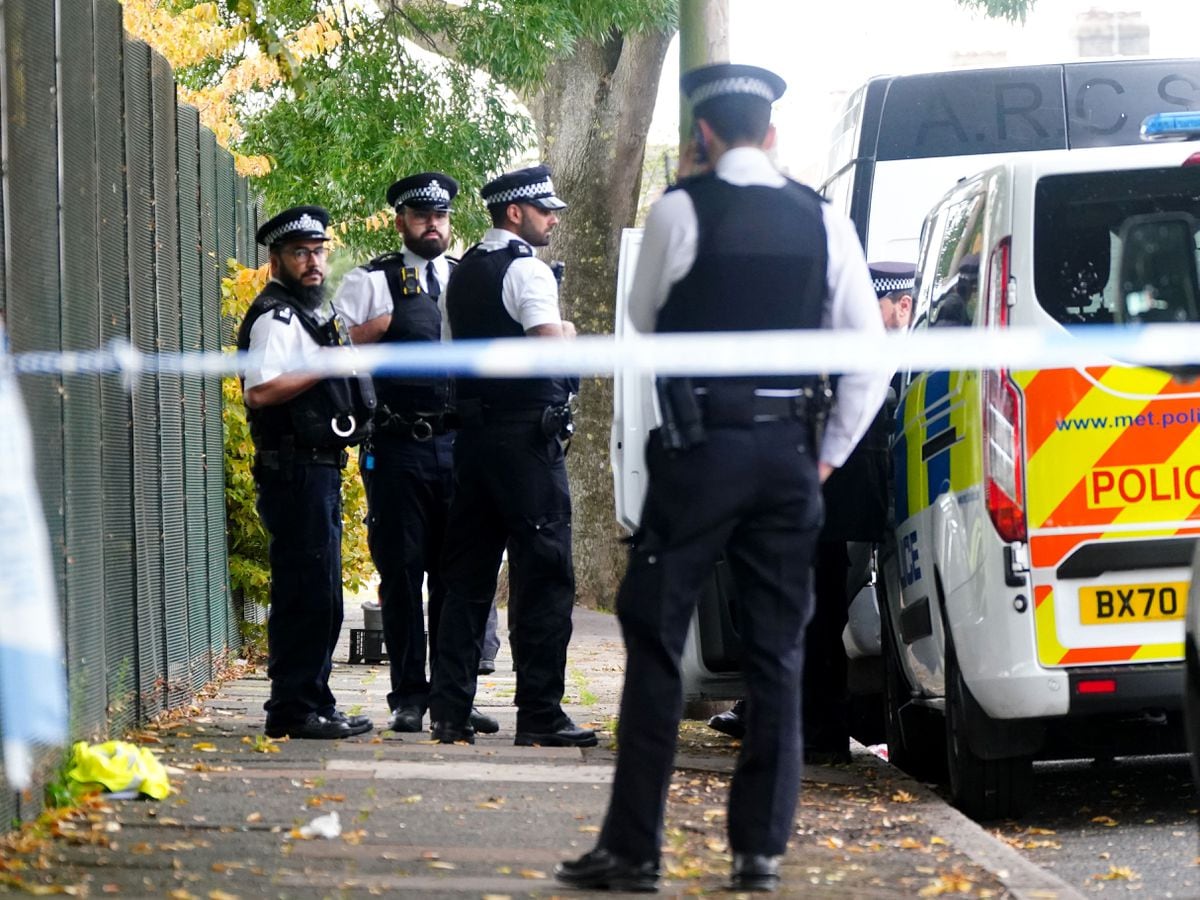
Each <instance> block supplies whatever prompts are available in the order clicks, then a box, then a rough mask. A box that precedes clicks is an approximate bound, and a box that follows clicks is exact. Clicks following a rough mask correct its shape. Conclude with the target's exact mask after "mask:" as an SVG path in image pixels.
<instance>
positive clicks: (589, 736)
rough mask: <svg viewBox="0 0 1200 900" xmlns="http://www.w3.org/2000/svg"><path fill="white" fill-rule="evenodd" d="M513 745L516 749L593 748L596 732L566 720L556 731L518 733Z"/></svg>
mask: <svg viewBox="0 0 1200 900" xmlns="http://www.w3.org/2000/svg"><path fill="white" fill-rule="evenodd" d="M513 743H514V744H516V745H517V746H518V747H595V746H596V743H597V741H596V732H594V731H592V730H590V729H588V728H580V727H579V726H578V725H576V724H575V723H574V722H572V721H571V720H570V719H567V721H566V723H565V724H563V725H561V726H560V727H559V728H558V729H557V730H556V731H547V732H539V731H518V732H517V737H516V740H514V741H513Z"/></svg>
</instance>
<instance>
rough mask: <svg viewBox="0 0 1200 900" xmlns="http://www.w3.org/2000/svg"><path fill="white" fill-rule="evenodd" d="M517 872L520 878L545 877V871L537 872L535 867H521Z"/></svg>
mask: <svg viewBox="0 0 1200 900" xmlns="http://www.w3.org/2000/svg"><path fill="white" fill-rule="evenodd" d="M517 874H518V875H520V876H521V877H522V878H529V879H537V878H545V877H546V873H545V872H539V871H538V870H537V869H522V870H521V871H520V872H518V873H517Z"/></svg>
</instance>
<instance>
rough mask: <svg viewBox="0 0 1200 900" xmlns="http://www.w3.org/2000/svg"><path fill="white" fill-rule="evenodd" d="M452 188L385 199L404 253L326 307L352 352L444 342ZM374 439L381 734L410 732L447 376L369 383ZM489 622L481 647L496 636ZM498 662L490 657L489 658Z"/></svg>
mask: <svg viewBox="0 0 1200 900" xmlns="http://www.w3.org/2000/svg"><path fill="white" fill-rule="evenodd" d="M457 194H458V182H457V181H455V180H454V179H453V178H451V177H450V176H449V175H444V174H442V173H441V172H421V173H419V174H416V175H410V176H408V177H407V178H401V179H400V180H399V181H397V182H395V183H394V184H393V185H392V186H391V187H390V188H388V192H387V200H388V203H389V204H390V205H391V206H392V207H393V208H394V209H395V210H396V230H397V231H398V232H399V233H400V235H401V237H402V238H403V241H404V246H403V247H402V248H401V249H400V250H399V251H398V252H395V253H387V254H385V255H383V256H380V257H378V258H376V259H373V260H371V262H369V263H367V264H366V265H365V266H360V267H358V268H356V269H352V270H351V271H349V272H347V273H346V277H345V278H343V279H342V283H341V286H340V287H339V288H338V293H337V297H336V298H335V299H334V307H335V308H336V309H337V310H338V312H339V313H341V314H342V315H343V316H344V317H345V319H346V321H347V323H348V324H349V325H350V336H351V337H352V338H353V339H354V342H355V343H356V344H363V343H373V342H384V343H410V342H413V341H434V342H436V341H440V340H441V339H442V312H441V309H440V308H439V307H440V301H441V296H442V286H443V285H444V284H446V282H447V281H449V278H450V272H451V269H452V268H453V265H454V261H453V260H451V259H450V258H449V257H447V256H446V247H447V246H448V245H449V243H450V211H451V203H452V202H453V200H454V197H455V196H456V195H457ZM375 391H376V395H377V399H378V406H377V408H376V411H375V433H374V435H373V436H372V438H371V440H370V441H369V442H368V443H367V444H366V445H364V452H363V455H362V457H361V459H360V465H359V469H360V471H361V472H362V476H363V483H364V486H365V487H366V491H367V507H368V518H367V537H368V543H369V545H370V549H371V558H372V559H373V560H374V562H375V568H376V569H377V570H378V572H379V582H380V583H379V599H380V601H381V603H382V607H383V608H382V610H381V613H382V618H383V637H384V641H385V642H386V643H387V650H388V662H389V667H390V669H391V679H392V681H391V691H390V692H389V693H388V698H387V699H388V709H389V710H391V719H390V721H389V727H390V728H391V729H392V730H393V731H397V732H406V733H409V732H418V731H420V730H421V720H422V718H423V717H424V715H425V710H426V708H427V707H428V705H429V681H428V680H427V679H426V676H425V615H424V609H423V591H422V586H423V584H424V582H425V576H426V573H428V576H429V647H430V654H429V663H430V665H429V667H430V669H431V670H432V669H433V668H434V666H435V665H436V662H437V660H436V648H437V633H438V626H439V624H440V620H441V610H442V600H443V598H444V597H445V594H446V589H445V584H444V581H443V579H442V575H441V565H440V563H439V559H440V556H441V553H442V537H443V535H444V533H445V530H446V514H447V511H448V510H449V508H450V494H451V488H452V468H451V463H452V458H453V451H454V434H453V432H452V431H451V430H450V429H449V427H448V421H447V413H448V412H449V409H450V403H451V396H450V394H451V391H450V378H449V376H448V375H424V376H385V377H378V378H376V379H375ZM494 616H495V613H494V612H493V613H492V618H491V619H490V624H491V626H492V629H491V634H490V635H489V637H490V639H491V640H492V641H494V642H495V643H496V645H497V646H498V644H499V642H498V641H497V640H496V637H495V618H494ZM491 655H492V657H495V655H496V654H495V650H493V651H492V652H491ZM471 724H472V725H473V726H474V728H475V729H476V730H477V731H481V732H485V733H490V732H495V731H498V730H499V728H500V725H499V723H498V722H496V720H495V719H492V718H490V717H489V716H485V715H483V714H482V713H479V712H477V711H474V710H473V711H472V713H471Z"/></svg>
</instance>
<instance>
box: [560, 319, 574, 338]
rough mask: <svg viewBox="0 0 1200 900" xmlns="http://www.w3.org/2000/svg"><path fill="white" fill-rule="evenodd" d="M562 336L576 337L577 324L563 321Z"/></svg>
mask: <svg viewBox="0 0 1200 900" xmlns="http://www.w3.org/2000/svg"><path fill="white" fill-rule="evenodd" d="M562 334H563V337H565V338H573V337H575V323H574V322H570V321H568V320H567V319H563V322H562Z"/></svg>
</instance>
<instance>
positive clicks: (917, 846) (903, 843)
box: [899, 837, 925, 850]
mask: <svg viewBox="0 0 1200 900" xmlns="http://www.w3.org/2000/svg"><path fill="white" fill-rule="evenodd" d="M899 847H900V849H901V850H924V849H925V845H924V844H922V843H921V842H920V841H918V840H917V839H916V838H911V837H906V838H901V839H900V844H899Z"/></svg>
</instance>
